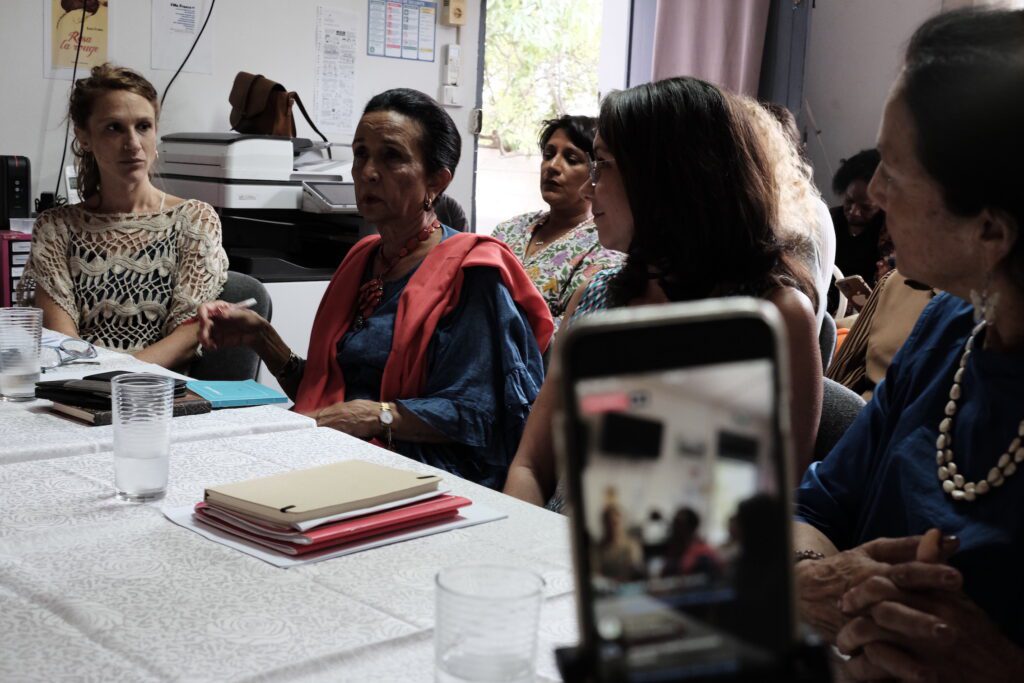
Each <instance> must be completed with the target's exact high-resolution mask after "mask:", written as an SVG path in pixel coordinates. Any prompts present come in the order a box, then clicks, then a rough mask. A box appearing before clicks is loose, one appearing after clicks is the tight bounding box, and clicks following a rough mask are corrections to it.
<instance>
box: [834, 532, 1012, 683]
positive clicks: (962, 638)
mask: <svg viewBox="0 0 1024 683" xmlns="http://www.w3.org/2000/svg"><path fill="white" fill-rule="evenodd" d="M955 547H956V543H955V540H951V539H949V538H943V537H942V535H941V534H940V533H939V531H938V530H937V529H932V530H930V531H929V532H928V533H926V534H925V535H924V536H923V537H921V541H920V544H919V545H918V548H917V552H916V554H915V558H916V559H915V560H914V561H912V562H906V563H902V564H898V565H896V566H894V567H892V568H891V569H890V570H889V572H888V573H887V574H885V575H875V576H871V577H869V578H867V579H865V580H864V581H862V582H860V583H859V584H857V585H855V586H853V587H852V588H851V589H850V590H849V591H847V592H846V593H845V594H844V595H843V597H842V600H841V601H840V607H841V609H842V611H843V613H844V614H846V615H849V616H850V617H852V618H851V620H850V621H849V622H848V623H847V624H846V625H845V626H844V627H843V628H842V629H841V630H840V631H839V634H838V636H837V638H836V646H837V647H838V648H839V650H840V652H843V653H844V654H849V655H851V658H850V660H849V661H848V662H847V663H846V664H845V665H844V669H845V671H844V673H845V674H846V676H847V677H849V678H852V679H853V680H877V679H879V678H890V677H896V678H899V679H901V680H911V681H958V682H959V681H964V682H966V681H1000V680H1007V681H1008V680H1011V677H1012V676H1015V675H1016V673H1017V672H1018V671H1019V670H1020V667H1021V666H1022V665H1024V652H1022V651H1021V650H1020V649H1019V648H1017V647H1016V646H1015V645H1013V644H1012V643H1010V642H1009V641H1008V640H1007V639H1006V638H1005V637H1003V635H1002V634H1001V633H999V630H998V629H997V628H996V627H995V625H994V624H992V622H991V621H990V620H989V618H988V616H987V615H986V614H985V613H984V612H983V611H982V610H981V609H980V608H979V607H978V606H977V605H975V604H974V602H972V601H971V599H970V598H968V597H967V596H966V595H964V594H963V592H962V591H961V586H962V583H963V578H962V577H961V575H960V572H958V571H957V570H956V569H954V568H952V567H949V566H947V565H945V564H942V562H943V561H944V559H945V557H946V556H948V555H949V554H950V552H952V550H953V549H955Z"/></svg>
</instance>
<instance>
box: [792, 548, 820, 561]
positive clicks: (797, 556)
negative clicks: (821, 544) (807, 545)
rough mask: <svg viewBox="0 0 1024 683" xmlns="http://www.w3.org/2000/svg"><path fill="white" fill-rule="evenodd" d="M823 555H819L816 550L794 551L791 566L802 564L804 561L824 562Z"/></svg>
mask: <svg viewBox="0 0 1024 683" xmlns="http://www.w3.org/2000/svg"><path fill="white" fill-rule="evenodd" d="M824 559H825V553H819V552H818V551H817V550H796V551H794V552H793V564H796V563H798V562H803V561H804V560H824Z"/></svg>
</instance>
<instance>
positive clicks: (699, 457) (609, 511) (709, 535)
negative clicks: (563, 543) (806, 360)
mask: <svg viewBox="0 0 1024 683" xmlns="http://www.w3.org/2000/svg"><path fill="white" fill-rule="evenodd" d="M784 339H785V335H784V333H783V332H782V323H781V321H780V318H779V314H778V312H777V310H776V309H775V307H774V306H772V305H771V304H769V303H767V302H764V301H760V300H756V299H747V298H732V299H717V300H711V301H702V302H695V303H685V304H666V305H659V306H649V307H636V308H627V309H620V310H616V311H609V312H606V313H601V314H594V315H591V316H588V317H586V318H584V319H582V320H580V321H578V322H577V323H574V324H573V325H572V327H570V328H569V329H568V330H566V331H565V332H564V336H563V338H562V339H561V340H560V350H559V362H560V363H561V370H562V373H563V378H564V382H563V392H564V395H563V399H564V402H563V409H562V410H563V412H562V414H561V415H560V419H559V421H560V422H561V425H560V429H558V430H557V432H556V434H557V435H558V436H559V437H560V439H559V442H558V446H559V448H558V450H559V452H560V453H559V455H560V463H561V466H562V474H563V476H564V477H565V481H566V489H567V503H568V506H569V512H570V516H571V519H572V536H573V555H574V569H575V577H576V590H577V605H578V609H579V623H580V631H581V646H582V647H581V654H582V656H583V658H584V659H586V660H588V661H589V662H590V663H591V665H590V666H589V667H588V668H589V669H590V670H591V671H594V672H600V674H599V675H597V676H595V677H594V678H595V680H607V681H645V682H646V681H662V680H664V681H676V680H716V681H717V680H723V681H724V680H766V679H765V678H764V676H770V675H772V674H774V673H775V672H778V671H780V670H782V668H783V667H784V666H785V662H786V661H787V659H788V658H789V656H790V655H791V653H792V651H793V648H794V646H795V644H796V642H797V640H796V628H795V608H794V602H793V588H792V574H791V566H792V553H791V547H792V542H791V532H790V519H791V517H790V490H791V485H790V462H791V452H790V440H789V427H788V425H789V418H788V388H787V377H788V373H787V358H786V355H785V348H786V347H785V342H784Z"/></svg>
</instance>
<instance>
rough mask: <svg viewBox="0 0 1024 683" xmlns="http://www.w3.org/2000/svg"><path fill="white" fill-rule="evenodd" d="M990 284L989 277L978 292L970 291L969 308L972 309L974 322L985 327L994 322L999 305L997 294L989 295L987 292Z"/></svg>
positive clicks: (990, 279)
mask: <svg viewBox="0 0 1024 683" xmlns="http://www.w3.org/2000/svg"><path fill="white" fill-rule="evenodd" d="M991 282H992V276H991V275H989V276H988V278H987V280H986V282H985V287H984V288H983V289H982V290H981V292H978V291H977V290H975V289H972V290H971V306H973V307H974V322H975V323H985V325H992V324H994V323H995V321H996V307H997V306H998V305H999V292H996V293H994V294H990V293H989V291H988V288H989V285H990V284H991Z"/></svg>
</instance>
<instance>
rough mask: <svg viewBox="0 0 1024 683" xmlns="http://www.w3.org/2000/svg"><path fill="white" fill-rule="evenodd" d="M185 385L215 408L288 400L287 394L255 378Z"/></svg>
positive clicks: (201, 381)
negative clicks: (266, 385) (264, 384)
mask: <svg viewBox="0 0 1024 683" xmlns="http://www.w3.org/2000/svg"><path fill="white" fill-rule="evenodd" d="M185 386H187V387H188V389H189V390H190V391H193V392H195V393H197V394H199V395H200V396H202V397H203V398H205V399H206V400H207V401H209V402H210V405H211V406H213V407H214V408H239V407H241V406H262V405H266V404H268V403H287V402H288V397H287V396H285V395H284V394H282V393H281V392H279V391H274V390H273V389H271V388H270V387H265V386H263V385H262V384H260V383H259V382H257V381H256V380H254V379H247V380H241V381H236V382H226V381H221V382H212V381H206V380H193V381H191V382H189V383H188V384H186V385H185Z"/></svg>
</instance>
